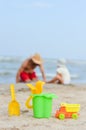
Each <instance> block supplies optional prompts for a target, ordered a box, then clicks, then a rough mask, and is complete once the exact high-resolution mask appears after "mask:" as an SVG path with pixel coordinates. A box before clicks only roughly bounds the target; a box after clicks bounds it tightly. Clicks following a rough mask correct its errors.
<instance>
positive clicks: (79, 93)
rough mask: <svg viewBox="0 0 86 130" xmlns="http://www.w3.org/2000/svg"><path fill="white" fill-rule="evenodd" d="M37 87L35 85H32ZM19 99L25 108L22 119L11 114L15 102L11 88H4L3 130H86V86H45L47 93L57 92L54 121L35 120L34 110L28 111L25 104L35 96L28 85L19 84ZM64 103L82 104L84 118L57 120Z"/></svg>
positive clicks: (0, 92) (0, 96) (0, 104)
mask: <svg viewBox="0 0 86 130" xmlns="http://www.w3.org/2000/svg"><path fill="white" fill-rule="evenodd" d="M32 84H34V83H32ZM15 91H16V99H17V101H18V102H19V103H20V106H21V114H20V116H12V117H10V116H9V115H8V104H9V102H10V101H11V94H10V85H9V84H1V85H0V130H29V129H31V130H86V85H85V84H77V85H75V84H70V85H58V84H45V85H44V87H43V92H44V93H54V94H56V95H57V96H58V98H55V99H53V105H52V115H51V117H50V118H41V119H39V118H34V117H33V109H27V108H26V106H25V101H26V99H27V98H28V97H29V95H30V94H31V91H30V90H29V88H28V87H27V86H26V84H15ZM62 102H66V103H72V104H80V106H81V108H80V112H79V114H80V116H79V118H78V119H77V120H74V119H64V120H59V119H58V118H55V112H56V110H57V109H59V106H60V104H61V103H62Z"/></svg>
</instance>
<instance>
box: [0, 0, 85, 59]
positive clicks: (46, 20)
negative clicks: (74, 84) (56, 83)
mask: <svg viewBox="0 0 86 130" xmlns="http://www.w3.org/2000/svg"><path fill="white" fill-rule="evenodd" d="M36 52H37V53H40V54H41V55H42V57H45V58H68V59H84V60H86V0H0V56H29V55H31V54H33V53H36Z"/></svg>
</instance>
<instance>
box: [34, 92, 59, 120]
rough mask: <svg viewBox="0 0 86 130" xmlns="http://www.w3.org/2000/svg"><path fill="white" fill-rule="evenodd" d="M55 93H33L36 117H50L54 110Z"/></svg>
mask: <svg viewBox="0 0 86 130" xmlns="http://www.w3.org/2000/svg"><path fill="white" fill-rule="evenodd" d="M53 98H57V96H56V95H55V94H49V93H48V94H33V98H32V102H33V115H34V117H35V118H49V117H50V116H51V112H52V99H53Z"/></svg>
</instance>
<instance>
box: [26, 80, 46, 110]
mask: <svg viewBox="0 0 86 130" xmlns="http://www.w3.org/2000/svg"><path fill="white" fill-rule="evenodd" d="M44 84H45V83H44V82H42V81H37V82H36V85H35V86H33V85H32V84H27V86H28V87H29V88H30V90H31V92H32V94H40V93H42V91H43V85H44ZM31 99H32V96H29V98H28V99H27V100H26V103H25V105H26V107H27V108H32V107H33V106H32V105H30V101H31Z"/></svg>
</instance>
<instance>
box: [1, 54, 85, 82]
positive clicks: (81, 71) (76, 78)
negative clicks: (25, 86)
mask: <svg viewBox="0 0 86 130" xmlns="http://www.w3.org/2000/svg"><path fill="white" fill-rule="evenodd" d="M24 60H25V58H23V57H12V56H11V57H8V56H0V83H1V84H10V83H15V82H16V81H15V78H16V73H17V70H18V69H19V67H20V65H21V64H22V62H23V61H24ZM57 60H58V59H46V58H45V59H44V68H45V73H46V77H47V80H49V79H51V78H52V77H53V76H54V75H55V74H56V68H57ZM65 61H66V65H67V67H68V69H69V71H70V73H71V83H86V61H85V60H70V59H65ZM36 72H37V75H38V77H39V79H40V80H41V79H42V77H41V73H40V70H39V68H37V69H36Z"/></svg>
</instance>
